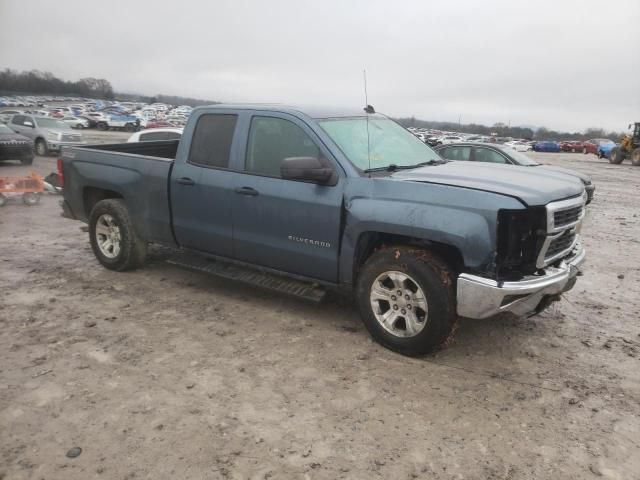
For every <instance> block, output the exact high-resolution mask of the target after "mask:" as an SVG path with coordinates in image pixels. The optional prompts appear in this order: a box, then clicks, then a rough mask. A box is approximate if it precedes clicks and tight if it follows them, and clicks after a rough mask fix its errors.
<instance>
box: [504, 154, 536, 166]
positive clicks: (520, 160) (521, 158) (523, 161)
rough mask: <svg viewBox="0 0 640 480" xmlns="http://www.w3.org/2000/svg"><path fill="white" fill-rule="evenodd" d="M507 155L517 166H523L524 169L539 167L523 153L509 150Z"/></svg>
mask: <svg viewBox="0 0 640 480" xmlns="http://www.w3.org/2000/svg"><path fill="white" fill-rule="evenodd" d="M508 155H509V156H510V157H511V158H513V159H514V160H515V161H516V163H517V164H518V165H523V166H525V167H533V166H535V165H540V164H539V163H538V162H536V161H535V160H532V159H531V158H529V157H527V156H526V155H525V154H524V153H520V152H518V151H516V150H509V151H508Z"/></svg>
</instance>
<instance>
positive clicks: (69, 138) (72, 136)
mask: <svg viewBox="0 0 640 480" xmlns="http://www.w3.org/2000/svg"><path fill="white" fill-rule="evenodd" d="M81 140H82V136H81V135H78V134H77V133H63V134H62V141H63V142H79V141H81Z"/></svg>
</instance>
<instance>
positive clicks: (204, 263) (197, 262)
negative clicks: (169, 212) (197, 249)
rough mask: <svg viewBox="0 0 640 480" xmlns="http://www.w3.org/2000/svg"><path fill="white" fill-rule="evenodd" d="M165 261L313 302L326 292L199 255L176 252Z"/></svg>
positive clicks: (298, 281)
mask: <svg viewBox="0 0 640 480" xmlns="http://www.w3.org/2000/svg"><path fill="white" fill-rule="evenodd" d="M167 263H170V264H172V265H177V266H179V267H184V268H188V269H190V270H196V271H198V272H204V273H208V274H211V275H215V276H216V277H220V278H224V279H227V280H233V281H238V282H243V283H246V284H248V285H253V286H255V287H259V288H263V289H266V290H273V291H275V292H279V293H283V294H285V295H291V296H294V297H298V298H302V299H305V300H309V301H311V302H315V303H319V302H320V301H322V299H323V298H324V296H325V294H326V291H325V290H324V289H322V288H321V287H319V286H317V285H314V284H311V283H305V282H302V281H300V280H294V279H291V278H285V277H282V276H279V275H274V274H272V273H266V272H261V271H259V270H254V269H252V268H249V267H241V266H238V265H234V264H231V263H225V262H221V261H218V260H211V259H209V258H205V257H202V256H199V255H193V254H188V253H176V254H174V255H172V256H171V257H170V258H169V259H167Z"/></svg>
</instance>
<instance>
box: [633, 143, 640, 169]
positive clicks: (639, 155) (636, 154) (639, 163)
mask: <svg viewBox="0 0 640 480" xmlns="http://www.w3.org/2000/svg"><path fill="white" fill-rule="evenodd" d="M631 164H632V165H635V166H636V167H640V147H638V148H636V149H635V150H634V151H633V152H631Z"/></svg>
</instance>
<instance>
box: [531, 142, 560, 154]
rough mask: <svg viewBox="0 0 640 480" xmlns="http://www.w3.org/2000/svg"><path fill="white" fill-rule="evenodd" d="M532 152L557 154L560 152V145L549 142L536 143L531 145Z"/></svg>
mask: <svg viewBox="0 0 640 480" xmlns="http://www.w3.org/2000/svg"><path fill="white" fill-rule="evenodd" d="M533 151H534V152H553V153H557V152H559V151H560V145H559V144H558V142H551V141H543V142H536V143H534V144H533Z"/></svg>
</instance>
